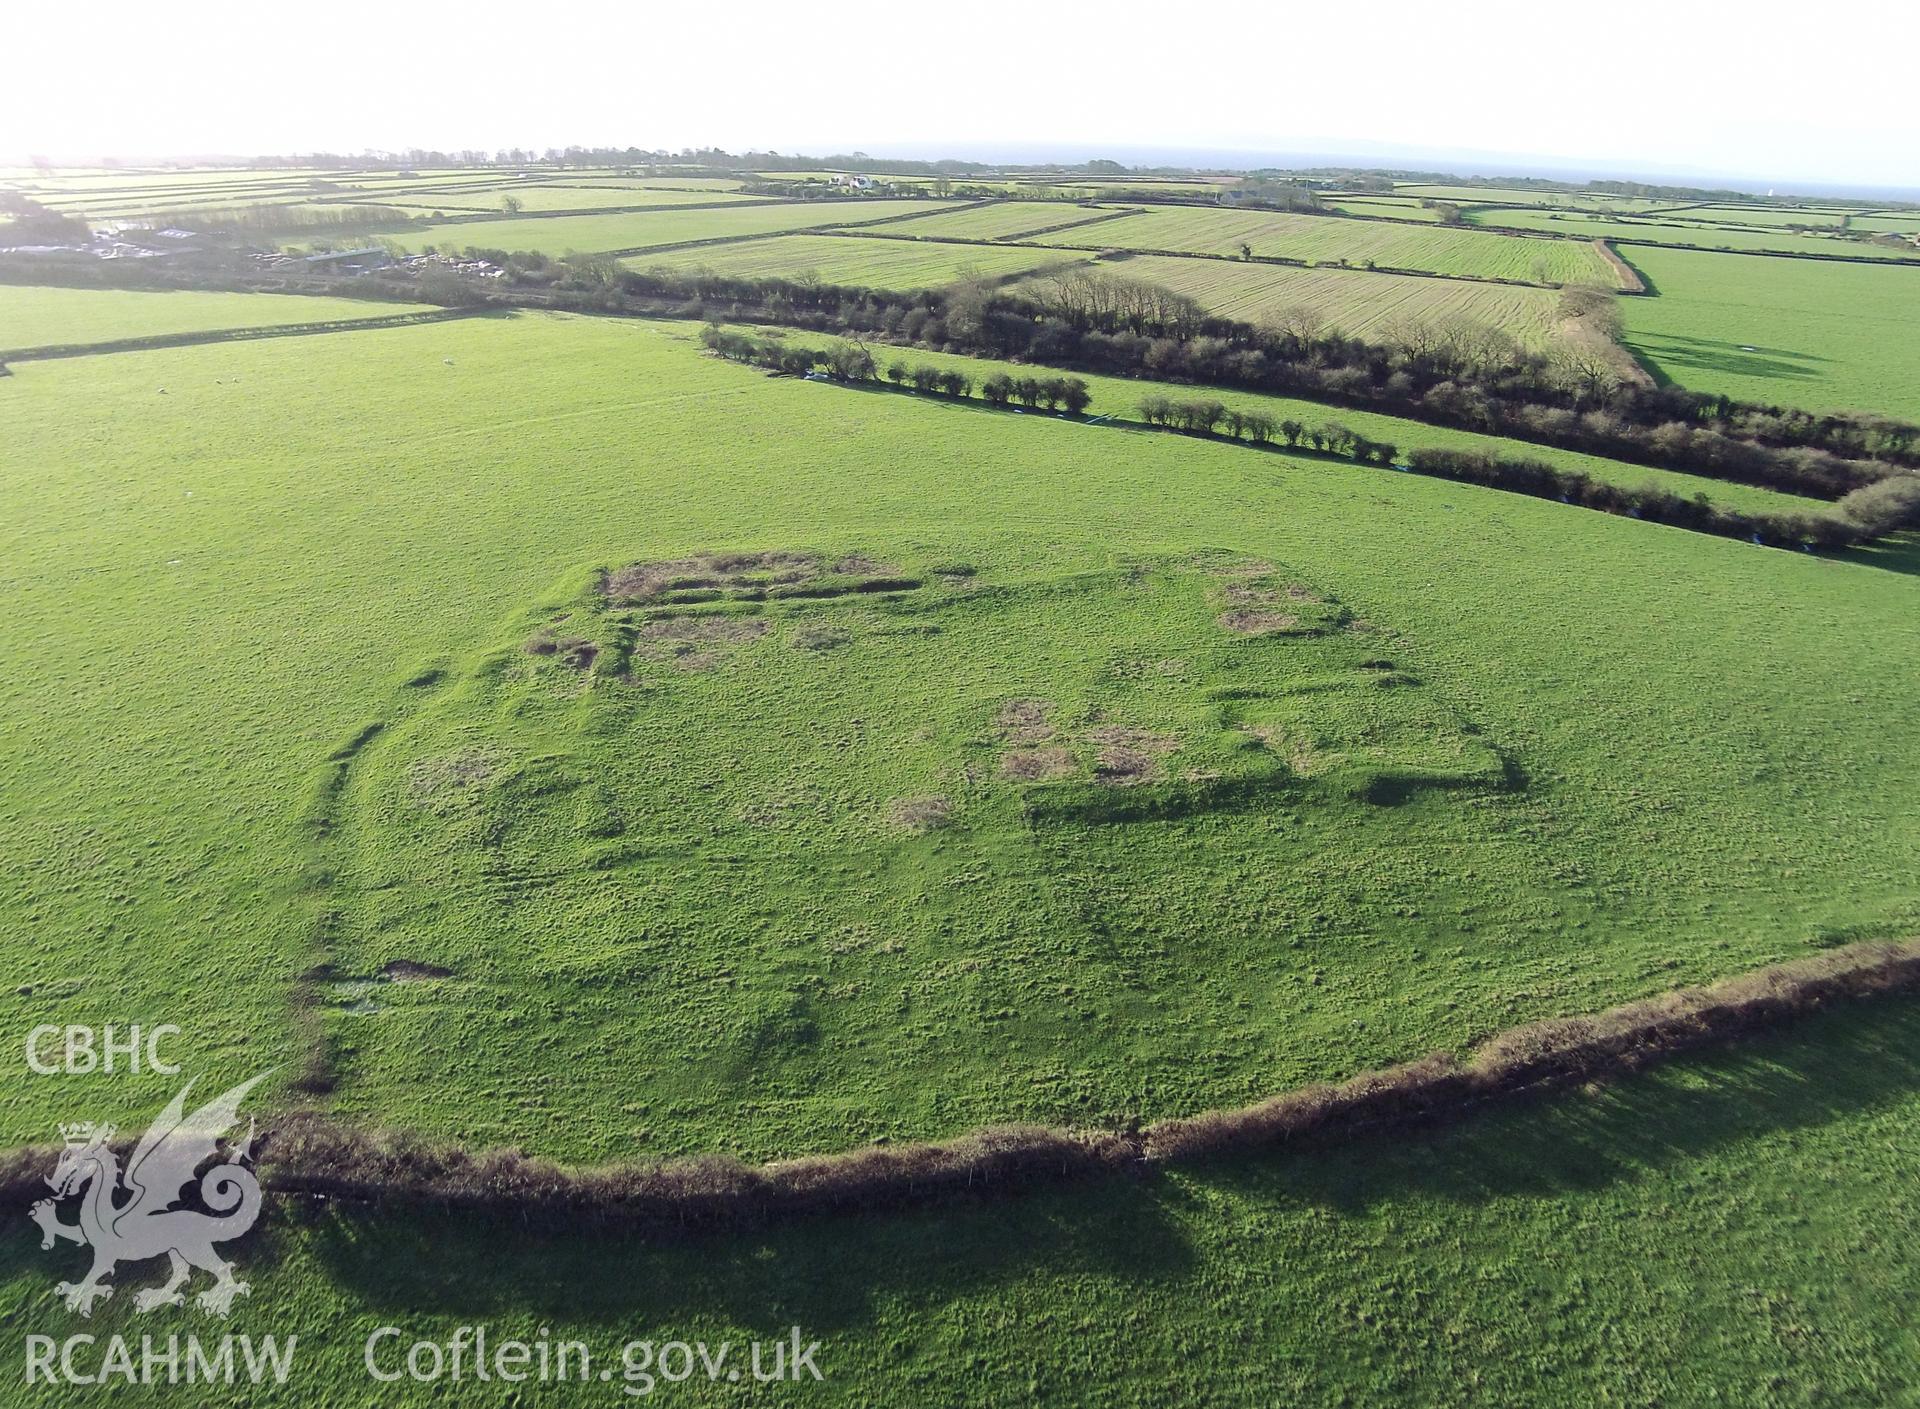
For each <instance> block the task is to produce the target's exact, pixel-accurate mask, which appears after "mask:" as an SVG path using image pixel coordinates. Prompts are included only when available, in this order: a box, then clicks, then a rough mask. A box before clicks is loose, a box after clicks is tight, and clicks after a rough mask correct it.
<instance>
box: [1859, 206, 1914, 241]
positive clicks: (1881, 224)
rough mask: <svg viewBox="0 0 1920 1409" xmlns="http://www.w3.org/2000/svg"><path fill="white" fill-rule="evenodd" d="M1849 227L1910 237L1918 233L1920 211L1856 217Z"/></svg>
mask: <svg viewBox="0 0 1920 1409" xmlns="http://www.w3.org/2000/svg"><path fill="white" fill-rule="evenodd" d="M1851 225H1852V228H1853V229H1855V230H1882V231H1886V232H1887V233H1889V234H1896V235H1911V234H1913V233H1914V232H1916V231H1920V210H1909V211H1905V212H1901V213H1897V214H1892V215H1856V216H1854V217H1853V220H1852V221H1851Z"/></svg>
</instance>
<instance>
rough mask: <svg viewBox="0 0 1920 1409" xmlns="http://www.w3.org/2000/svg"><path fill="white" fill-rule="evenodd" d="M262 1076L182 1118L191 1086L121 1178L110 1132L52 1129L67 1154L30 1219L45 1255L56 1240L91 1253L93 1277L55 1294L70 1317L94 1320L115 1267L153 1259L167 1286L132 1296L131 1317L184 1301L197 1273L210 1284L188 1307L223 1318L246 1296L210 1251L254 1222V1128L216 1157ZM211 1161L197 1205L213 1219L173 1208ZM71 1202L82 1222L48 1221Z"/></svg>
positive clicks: (85, 1127) (87, 1126) (87, 1127)
mask: <svg viewBox="0 0 1920 1409" xmlns="http://www.w3.org/2000/svg"><path fill="white" fill-rule="evenodd" d="M264 1075H265V1074H264V1073H263V1074H262V1076H264ZM262 1076H256V1077H254V1078H253V1080H252V1081H247V1082H243V1083H241V1084H240V1085H239V1086H236V1087H234V1088H233V1089H232V1090H231V1091H229V1092H227V1093H226V1094H225V1095H224V1096H220V1097H218V1098H217V1099H215V1100H211V1101H208V1102H207V1103H206V1104H205V1105H203V1106H201V1107H200V1108H199V1109H198V1110H196V1111H194V1112H193V1113H192V1114H191V1115H182V1114H181V1112H182V1111H183V1110H184V1109H185V1106H186V1101H187V1093H188V1092H190V1091H192V1090H193V1083H192V1082H191V1081H189V1082H188V1083H187V1084H186V1086H185V1087H183V1088H182V1089H181V1091H180V1094H179V1095H177V1096H175V1097H174V1098H173V1102H172V1104H171V1105H169V1106H168V1107H167V1108H166V1109H165V1110H164V1111H162V1112H161V1113H160V1115H159V1118H158V1119H156V1120H155V1121H154V1122H153V1125H152V1126H151V1127H150V1128H149V1129H148V1130H147V1133H146V1134H145V1135H142V1136H141V1137H140V1143H139V1144H137V1145H135V1146H134V1147H133V1153H132V1154H131V1155H130V1156H129V1157H128V1159H127V1167H126V1171H125V1173H124V1174H123V1173H122V1172H121V1168H120V1157H119V1156H118V1155H117V1154H115V1153H114V1150H113V1143H112V1142H113V1135H114V1129H113V1127H112V1126H111V1125H101V1126H96V1125H94V1124H93V1123H92V1122H90V1121H89V1122H84V1123H80V1124H75V1125H62V1126H61V1127H60V1136H61V1139H62V1140H64V1141H65V1143H66V1148H65V1149H63V1150H62V1151H61V1152H60V1162H59V1164H58V1165H57V1166H55V1168H54V1171H53V1173H52V1174H51V1175H49V1176H48V1177H47V1183H48V1185H49V1186H50V1187H51V1188H52V1189H53V1197H52V1198H50V1199H42V1200H40V1202H38V1203H37V1204H35V1205H34V1206H33V1209H32V1211H31V1214H30V1216H31V1217H32V1219H33V1221H34V1222H35V1223H37V1224H39V1225H40V1234H41V1238H40V1246H41V1247H42V1248H43V1249H45V1248H50V1247H52V1246H53V1244H54V1240H55V1239H58V1238H64V1239H66V1240H67V1241H69V1242H75V1243H82V1244H85V1245H87V1246H89V1247H91V1248H92V1249H93V1268H92V1270H91V1271H89V1272H88V1273H87V1275H86V1277H85V1278H83V1279H82V1280H81V1281H78V1282H62V1283H60V1285H59V1286H58V1287H56V1288H55V1290H56V1291H57V1292H59V1294H60V1296H61V1298H62V1299H63V1300H64V1301H65V1302H66V1304H67V1307H68V1309H69V1310H73V1311H77V1312H79V1313H80V1314H81V1315H82V1316H90V1315H92V1314H93V1304H94V1302H96V1301H103V1300H105V1299H106V1298H107V1297H110V1296H112V1295H113V1288H112V1287H110V1286H108V1285H107V1283H106V1279H107V1278H108V1277H109V1276H110V1275H112V1273H113V1270H114V1268H115V1267H117V1266H118V1265H119V1264H121V1263H122V1262H144V1261H146V1260H147V1259H148V1258H154V1257H161V1256H164V1257H166V1259H167V1262H168V1267H169V1272H168V1275H167V1280H166V1281H165V1282H164V1283H163V1284H161V1285H160V1286H157V1287H148V1288H147V1289H146V1290H144V1291H142V1292H140V1293H139V1294H138V1295H136V1296H135V1297H134V1299H133V1304H134V1307H135V1308H136V1309H137V1310H140V1311H152V1310H153V1309H155V1308H156V1307H161V1306H179V1305H181V1304H182V1303H183V1302H184V1301H185V1300H186V1294H185V1293H184V1292H183V1291H182V1290H181V1288H182V1287H184V1286H185V1285H186V1284H187V1282H188V1280H189V1279H190V1278H191V1277H192V1276H193V1271H192V1269H194V1268H196V1267H197V1268H200V1269H201V1270H202V1271H205V1272H211V1273H212V1274H213V1278H214V1282H213V1285H212V1286H211V1287H208V1288H207V1289H206V1290H205V1291H203V1292H201V1293H200V1294H199V1296H198V1297H196V1298H195V1300H196V1301H197V1302H198V1303H199V1305H200V1306H201V1308H202V1309H203V1310H206V1311H210V1312H212V1313H214V1314H215V1315H217V1316H224V1315H226V1314H227V1311H228V1308H230V1307H231V1306H232V1305H233V1299H234V1298H235V1297H236V1296H244V1295H246V1293H247V1284H246V1283H245V1282H241V1281H237V1280H235V1278H234V1275H233V1266H232V1264H231V1263H228V1262H226V1261H224V1260H222V1258H221V1257H220V1255H219V1254H218V1253H216V1252H215V1251H214V1250H213V1245H214V1244H215V1243H224V1242H227V1241H229V1240H231V1239H233V1238H237V1237H239V1236H240V1235H241V1234H242V1233H245V1232H246V1231H247V1230H248V1229H249V1228H251V1227H253V1223H254V1220H255V1219H256V1218H258V1217H259V1216H260V1182H259V1180H257V1179H256V1178H255V1177H254V1175H253V1171H252V1170H249V1169H246V1168H243V1165H244V1164H245V1162H246V1161H247V1160H248V1158H249V1157H250V1154H251V1150H252V1146H253V1137H254V1126H253V1123H252V1122H251V1121H249V1122H248V1128H247V1137H246V1139H244V1140H242V1141H240V1142H239V1143H238V1144H232V1145H229V1147H228V1148H227V1149H226V1150H225V1151H224V1152H223V1151H222V1150H221V1148H220V1144H221V1141H220V1137H221V1136H222V1135H223V1134H225V1133H226V1131H227V1130H228V1129H229V1128H231V1127H232V1126H233V1125H234V1123H235V1122H236V1121H237V1120H238V1119H239V1108H240V1102H241V1100H242V1099H243V1098H244V1097H245V1096H246V1094H247V1092H248V1091H250V1090H252V1089H253V1087H254V1085H255V1084H256V1083H257V1082H259V1081H260V1080H261V1079H262ZM223 1155H224V1157H221V1156H223ZM216 1157H221V1158H220V1162H219V1163H217V1164H215V1165H214V1166H213V1167H212V1168H211V1169H209V1170H207V1172H206V1173H205V1174H203V1175H201V1176H200V1180H199V1195H200V1202H201V1203H203V1204H205V1205H206V1207H207V1208H209V1209H211V1210H212V1212H211V1213H203V1212H201V1211H200V1210H198V1209H194V1208H177V1207H175V1205H176V1204H178V1203H180V1202H181V1200H182V1199H183V1198H185V1197H186V1195H187V1193H188V1191H189V1187H190V1186H191V1185H192V1184H193V1182H194V1175H195V1172H196V1171H197V1170H198V1169H199V1168H200V1167H201V1166H202V1165H203V1164H205V1163H206V1162H207V1161H208V1160H210V1159H214V1158H216ZM123 1192H124V1194H125V1197H124V1199H121V1196H122V1194H123ZM74 1194H78V1195H80V1221H79V1222H78V1223H62V1222H60V1220H59V1219H58V1218H57V1217H55V1215H54V1209H55V1206H56V1205H57V1204H58V1202H59V1201H60V1200H61V1199H64V1198H67V1197H68V1196H70V1195H74ZM116 1200H120V1201H118V1202H116Z"/></svg>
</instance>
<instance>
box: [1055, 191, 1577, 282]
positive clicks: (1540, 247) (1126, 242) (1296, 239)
mask: <svg viewBox="0 0 1920 1409" xmlns="http://www.w3.org/2000/svg"><path fill="white" fill-rule="evenodd" d="M1036 238H1037V239H1038V240H1039V241H1040V242H1041V243H1045V244H1063V245H1077V244H1087V243H1092V244H1096V245H1099V246H1101V247H1103V248H1111V249H1153V250H1179V251H1189V250H1190V251H1192V252H1194V253H1196V254H1220V255H1231V254H1236V253H1238V252H1239V250H1240V247H1241V245H1243V244H1245V245H1248V246H1251V247H1252V250H1253V252H1254V254H1256V255H1278V256H1284V257H1286V258H1289V259H1304V260H1306V261H1308V262H1309V263H1312V264H1333V263H1338V262H1341V261H1344V262H1346V263H1348V264H1352V265H1356V266H1364V265H1366V264H1367V263H1369V262H1371V263H1374V264H1380V265H1386V266H1389V267H1391V268H1396V269H1420V270H1427V271H1431V272H1433V273H1436V274H1453V275H1472V276H1475V277H1479V278H1486V279H1495V278H1498V279H1522V280H1531V281H1533V282H1535V283H1555V284H1560V283H1590V284H1600V285H1602V286H1604V287H1607V288H1611V287H1613V284H1614V276H1613V272H1612V270H1611V269H1610V268H1609V267H1608V265H1607V264H1606V262H1605V261H1604V260H1603V259H1601V258H1600V256H1599V255H1598V254H1596V253H1595V252H1594V251H1593V250H1592V248H1590V247H1589V246H1588V245H1587V244H1585V243H1583V242H1580V241H1574V240H1540V239H1527V238H1523V237H1519V236H1513V235H1498V234H1494V233H1492V232H1489V231H1478V230H1456V229H1433V230H1418V229H1410V228H1408V227H1406V226H1403V225H1393V224H1385V223H1377V222H1361V221H1345V220H1341V219H1339V218H1338V217H1334V216H1316V215H1277V214H1274V213H1272V212H1270V211H1244V210H1215V209H1202V208H1162V209H1157V210H1148V211H1143V212H1141V213H1140V214H1138V215H1130V216H1127V217H1125V218H1123V219H1120V220H1110V221H1106V222H1104V223H1102V224H1100V225H1096V226H1093V227H1091V228H1090V229H1089V230H1087V231H1086V232H1084V233H1083V232H1081V231H1078V230H1063V231H1060V232H1059V233H1058V234H1053V235H1040V236H1037V237H1036Z"/></svg>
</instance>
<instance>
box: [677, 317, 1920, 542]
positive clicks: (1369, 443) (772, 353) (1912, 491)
mask: <svg viewBox="0 0 1920 1409" xmlns="http://www.w3.org/2000/svg"><path fill="white" fill-rule="evenodd" d="M701 341H702V342H703V343H704V344H705V345H706V346H707V347H708V348H709V349H711V350H712V351H714V352H716V353H718V354H720V355H721V356H722V357H727V358H730V359H732V360H733V361H736V362H744V363H747V364H748V365H750V366H755V367H764V368H766V369H768V370H769V371H776V372H782V373H785V374H787V375H790V376H807V375H811V374H814V373H816V372H823V373H824V374H825V375H826V376H827V377H828V378H829V379H830V380H833V381H840V382H863V381H878V380H880V377H881V372H880V369H879V367H878V366H877V364H876V363H875V361H874V358H873V354H872V353H871V352H869V351H868V350H867V349H866V348H865V347H862V346H860V345H858V344H856V343H849V342H840V343H835V344H833V345H831V346H828V347H824V348H816V347H807V346H798V345H795V344H792V343H790V342H788V341H787V340H786V339H784V338H777V337H767V338H763V337H755V336H753V335H751V334H748V333H739V332H730V331H728V330H726V329H724V328H722V327H720V326H718V325H717V324H709V325H708V326H707V327H706V329H705V330H704V331H703V333H702V335H701ZM885 375H886V379H887V380H888V381H890V382H892V383H893V384H894V385H895V386H912V387H914V388H915V389H916V390H919V391H928V392H940V393H943V394H945V395H947V396H953V397H962V398H964V397H970V396H972V395H973V392H974V385H975V384H974V381H973V378H971V377H969V376H968V375H967V374H966V373H964V372H960V371H956V370H953V369H950V368H940V367H932V366H928V365H925V364H915V365H910V364H908V363H907V362H906V361H904V360H902V359H895V360H894V361H893V362H892V363H891V364H890V365H889V366H888V367H887V369H886V373H885ZM980 393H981V396H982V397H983V398H984V399H985V400H986V401H987V402H988V403H989V404H991V405H995V406H1006V405H1008V404H1010V403H1011V402H1015V401H1017V402H1019V403H1020V404H1022V405H1024V406H1032V407H1035V408H1044V409H1045V410H1048V411H1055V410H1065V411H1067V412H1069V413H1070V414H1073V415H1080V414H1081V413H1083V412H1084V411H1085V410H1086V408H1087V405H1088V404H1089V402H1090V400H1091V397H1090V396H1089V394H1088V391H1087V385H1086V383H1085V382H1083V381H1081V380H1080V379H1079V378H1078V377H1011V376H1008V375H1007V374H1006V373H1003V372H1002V373H995V374H994V375H993V376H990V377H988V378H986V379H985V380H984V381H982V382H981V383H980ZM1139 413H1140V419H1141V420H1142V421H1143V422H1144V423H1145V424H1147V425H1149V426H1153V427H1155V428H1157V429H1162V430H1175V431H1182V432H1185V433H1186V434H1189V435H1202V436H1209V437H1214V438H1219V439H1227V440H1233V441H1244V442H1246V443H1250V444H1253V445H1263V446H1264V445H1272V444H1274V443H1275V442H1276V441H1279V442H1283V443H1284V444H1285V445H1286V446H1287V447H1288V448H1289V449H1296V450H1311V451H1314V452H1315V453H1317V454H1321V455H1328V456H1332V457H1336V458H1339V459H1346V460H1352V461H1354V462H1355V463H1358V464H1362V465H1379V466H1382V467H1391V466H1393V465H1394V463H1395V458H1396V456H1397V455H1398V453H1399V452H1398V448H1397V447H1396V446H1394V445H1393V444H1391V443H1390V442H1386V441H1378V440H1372V439H1369V438H1368V437H1366V436H1363V435H1360V434H1358V433H1357V432H1355V431H1353V430H1351V429H1349V428H1348V427H1346V426H1343V425H1341V424H1340V423H1339V422H1337V421H1330V422H1325V423H1322V424H1319V425H1309V424H1307V423H1305V422H1302V421H1297V420H1292V419H1285V420H1282V419H1277V418H1275V417H1273V416H1269V415H1267V414H1265V413H1264V412H1259V411H1247V410H1241V409H1229V408H1228V407H1226V406H1224V405H1222V404H1221V403H1220V402H1218V401H1212V400H1205V399H1195V400H1176V399H1174V398H1171V397H1167V396H1160V395H1154V396H1147V397H1143V398H1142V399H1141V401H1140V403H1139ZM1403 468H1405V469H1408V470H1410V471H1412V472H1413V473H1415V474H1421V475H1431V476H1434V477H1436V478H1439V479H1452V480H1459V481H1461V482H1463V483H1467V484H1478V485H1484V486H1487V487H1489V488H1493V489H1505V490H1510V491H1513V492H1515V493H1519V494H1529V495H1532V496H1534V497H1535V498H1540V499H1558V500H1559V501H1560V502H1561V503H1563V504H1577V505H1579V506H1580V507H1582V508H1586V509H1598V510H1600V511H1601V512H1603V513H1609V514H1623V515H1627V516H1630V517H1632V518H1637V519H1645V520H1648V521H1650V522H1653V523H1661V524H1668V525H1670V526H1672V527H1674V528H1686V529H1692V530H1694V531H1695V532H1698V533H1712V534H1718V535H1720V536H1722V537H1726V538H1744V539H1750V540H1751V541H1753V542H1755V543H1760V544H1763V545H1767V546H1772V547H1806V548H1818V549H1836V548H1847V547H1853V546H1855V545H1857V544H1860V543H1864V542H1868V541H1870V540H1872V539H1874V538H1877V537H1879V536H1881V535H1882V534H1883V533H1885V532H1888V531H1890V530H1891V529H1892V528H1894V527H1905V526H1907V525H1908V524H1909V523H1913V522H1920V476H1901V477H1900V478H1899V479H1898V480H1895V481H1887V482H1883V483H1881V484H1876V485H1872V486H1870V487H1869V488H1868V489H1866V490H1864V491H1861V492H1860V494H1857V495H1854V496H1850V498H1849V500H1846V501H1842V506H1841V507H1842V508H1843V509H1846V508H1852V507H1853V506H1854V503H1855V501H1857V500H1859V499H1861V498H1862V497H1863V496H1875V497H1877V498H1883V499H1888V500H1889V501H1892V502H1891V507H1890V508H1888V509H1887V510H1885V511H1883V512H1882V513H1880V514H1878V515H1875V514H1869V513H1864V512H1862V513H1858V514H1850V513H1844V512H1838V511H1836V512H1833V513H1805V514H1795V513H1776V514H1766V513H1752V512H1749V511H1746V510H1740V509H1731V508H1727V507H1724V506H1721V505H1716V504H1712V503H1709V502H1708V501H1707V500H1706V498H1705V497H1704V496H1703V497H1697V498H1692V499H1689V498H1686V497H1684V496H1683V495H1679V494H1675V493H1673V492H1672V491H1670V490H1664V489H1657V488H1653V487H1650V486H1648V487H1640V488H1625V487H1622V486H1620V485H1617V484H1612V483H1610V482H1608V481H1606V480H1598V479H1595V478H1593V477H1592V476H1591V475H1588V474H1585V473H1583V472H1581V471H1578V470H1563V469H1560V468H1558V467H1557V466H1554V465H1549V464H1545V463H1543V462H1542V461H1539V460H1527V459H1516V458H1510V457H1507V456H1501V455H1495V454H1490V453H1487V452H1484V451H1464V450H1424V449H1416V450H1412V451H1409V452H1408V454H1407V458H1406V461H1405V464H1404V466H1403ZM1895 490H1903V491H1909V492H1907V493H1905V494H1903V495H1896V494H1889V492H1888V491H1895Z"/></svg>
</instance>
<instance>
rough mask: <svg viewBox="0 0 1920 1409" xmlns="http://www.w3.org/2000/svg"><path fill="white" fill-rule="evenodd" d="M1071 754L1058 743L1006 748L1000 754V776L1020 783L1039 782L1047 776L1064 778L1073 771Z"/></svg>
mask: <svg viewBox="0 0 1920 1409" xmlns="http://www.w3.org/2000/svg"><path fill="white" fill-rule="evenodd" d="M1073 769H1074V762H1073V755H1072V754H1071V753H1069V752H1068V751H1067V750H1066V749H1063V748H1061V747H1060V746H1059V745H1058V744H1047V745H1042V746H1041V747H1038V748H1023V749H1008V750H1007V751H1006V752H1005V753H1003V754H1001V755H1000V776H1001V777H1003V778H1013V779H1016V780H1018V781H1020V782H1022V783H1039V782H1044V781H1046V780H1047V779H1048V778H1064V777H1065V776H1066V775H1067V774H1069V773H1071V772H1073Z"/></svg>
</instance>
